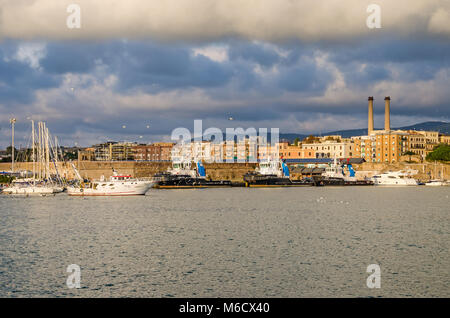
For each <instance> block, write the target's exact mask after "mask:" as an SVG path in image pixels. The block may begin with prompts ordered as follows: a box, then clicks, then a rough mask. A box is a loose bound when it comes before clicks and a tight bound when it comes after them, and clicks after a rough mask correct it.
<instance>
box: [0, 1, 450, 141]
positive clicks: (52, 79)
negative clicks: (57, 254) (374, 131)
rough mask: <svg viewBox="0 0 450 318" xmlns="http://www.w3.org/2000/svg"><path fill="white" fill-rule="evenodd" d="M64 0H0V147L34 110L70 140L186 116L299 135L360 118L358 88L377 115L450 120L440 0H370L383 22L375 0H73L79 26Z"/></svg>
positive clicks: (166, 131) (159, 127)
mask: <svg viewBox="0 0 450 318" xmlns="http://www.w3.org/2000/svg"><path fill="white" fill-rule="evenodd" d="M71 2H72V1H65V0H63V1H58V3H57V4H56V5H55V3H54V1H49V0H39V1H36V2H35V3H34V5H33V6H31V5H30V3H28V2H26V1H5V2H2V4H1V6H2V9H3V10H0V11H2V12H8V15H4V16H3V18H2V19H0V148H5V147H6V146H8V145H10V139H11V131H10V125H9V119H10V118H11V117H15V118H17V124H16V133H17V138H16V144H17V145H20V144H21V143H22V144H26V142H27V140H25V139H26V138H27V136H28V135H29V134H28V131H29V129H30V124H29V120H28V119H27V118H29V117H31V116H32V117H33V118H35V119H36V120H45V121H46V122H47V123H48V126H49V127H50V129H51V130H52V132H53V134H54V135H57V136H58V137H59V138H60V140H61V143H62V144H64V145H67V146H73V145H75V143H77V144H79V145H81V146H88V145H91V144H95V143H100V142H104V141H106V140H108V139H109V140H128V141H138V142H139V141H140V139H142V141H143V142H155V141H169V140H170V138H169V137H170V132H171V131H172V129H174V128H176V127H186V128H189V129H192V126H193V120H194V119H202V120H203V122H204V126H205V127H218V128H221V129H225V128H226V127H243V128H247V127H255V128H260V127H265V128H271V127H277V128H280V130H281V132H283V133H299V134H310V133H311V134H320V133H324V132H329V131H336V130H343V129H356V128H366V127H367V96H374V99H375V100H374V122H375V127H383V123H384V101H383V99H384V97H385V96H391V98H392V102H391V125H392V126H393V127H401V126H406V125H411V124H415V123H420V122H426V121H445V122H449V121H450V104H449V100H450V90H449V89H448V87H449V84H450V28H449V27H448V25H449V23H448V21H450V4H449V3H446V2H443V1H436V0H431V1H404V0H402V1H395V2H393V1H383V0H382V1H377V3H378V4H379V5H380V7H381V26H382V27H381V28H380V29H369V28H368V27H367V26H366V19H367V17H368V13H367V11H366V9H367V7H368V5H369V4H371V3H372V1H359V0H358V1H356V0H351V1H346V2H342V1H330V2H328V5H327V6H326V7H320V6H317V2H316V1H309V0H307V1H299V2H290V1H279V0H278V1H273V2H271V1H269V2H266V3H265V5H264V6H262V7H260V6H261V4H258V3H257V2H251V3H245V4H244V3H242V2H240V1H220V2H219V3H220V4H219V3H214V4H212V3H210V2H209V1H199V0H197V1H177V6H174V7H173V10H164V3H163V2H161V3H159V2H152V1H150V2H142V1H135V0H131V4H130V1H128V2H127V4H126V5H125V3H124V4H122V3H121V2H119V3H118V4H117V6H114V7H112V8H111V7H108V8H109V9H108V10H103V9H104V8H105V6H107V4H106V3H107V2H105V1H85V0H82V1H77V3H78V4H79V6H80V8H81V27H80V29H70V28H67V26H66V19H67V17H68V15H69V14H68V13H67V10H66V9H67V6H68V5H69V4H70V3H71ZM125 10H126V12H128V14H127V15H126V16H125V15H123V14H122V12H125ZM205 10H206V11H205ZM202 12H208V14H202ZM254 12H260V14H258V15H255V14H253V13H254ZM18 17H20V21H21V23H20V26H17V20H18V19H19V18H18ZM99 17H101V19H100V18H99ZM97 20H98V21H102V24H99V23H96V21H97ZM43 21H45V23H43ZM169 21H170V22H169ZM174 21H175V22H174ZM285 21H289V23H284V22H285ZM230 118H233V120H232V121H231V120H229V119H230ZM139 136H142V138H139Z"/></svg>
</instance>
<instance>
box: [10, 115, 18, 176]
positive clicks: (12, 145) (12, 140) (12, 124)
mask: <svg viewBox="0 0 450 318" xmlns="http://www.w3.org/2000/svg"><path fill="white" fill-rule="evenodd" d="M9 122H10V123H11V132H12V133H11V172H14V124H15V123H16V119H15V118H11V119H10V120H9Z"/></svg>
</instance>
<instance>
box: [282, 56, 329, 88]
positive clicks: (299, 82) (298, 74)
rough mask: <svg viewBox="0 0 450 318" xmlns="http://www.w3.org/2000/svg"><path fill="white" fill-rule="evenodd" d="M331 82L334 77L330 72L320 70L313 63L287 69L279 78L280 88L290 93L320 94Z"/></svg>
mask: <svg viewBox="0 0 450 318" xmlns="http://www.w3.org/2000/svg"><path fill="white" fill-rule="evenodd" d="M331 80H332V76H331V75H330V74H329V73H328V72H326V71H323V70H320V69H318V68H317V67H316V66H315V65H314V64H312V63H305V62H303V63H301V64H299V65H296V66H295V67H293V68H288V69H285V70H284V72H283V73H282V74H281V75H280V77H279V81H278V87H279V88H280V89H282V90H288V91H295V92H305V91H309V92H316V93H320V92H323V90H324V89H325V88H326V86H327V84H328V83H329V82H330V81H331Z"/></svg>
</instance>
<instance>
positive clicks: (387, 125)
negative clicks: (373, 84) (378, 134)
mask: <svg viewBox="0 0 450 318" xmlns="http://www.w3.org/2000/svg"><path fill="white" fill-rule="evenodd" d="M390 113H391V97H390V96H386V97H385V98H384V130H391V117H390Z"/></svg>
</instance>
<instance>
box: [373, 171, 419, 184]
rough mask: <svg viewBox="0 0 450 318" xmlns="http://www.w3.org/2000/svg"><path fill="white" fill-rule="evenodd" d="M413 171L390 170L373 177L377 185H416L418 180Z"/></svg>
mask: <svg viewBox="0 0 450 318" xmlns="http://www.w3.org/2000/svg"><path fill="white" fill-rule="evenodd" d="M411 175H412V173H411V172H405V171H389V172H384V173H381V174H378V175H375V176H373V177H372V180H373V182H374V184H375V185H376V186H416V185H418V182H417V180H416V179H414V178H412V177H411Z"/></svg>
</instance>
